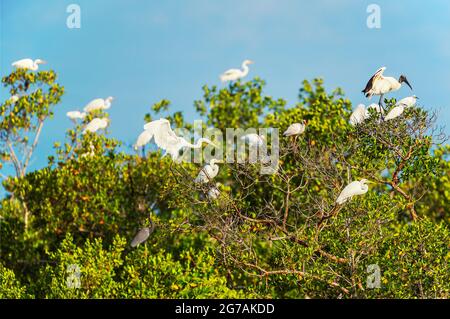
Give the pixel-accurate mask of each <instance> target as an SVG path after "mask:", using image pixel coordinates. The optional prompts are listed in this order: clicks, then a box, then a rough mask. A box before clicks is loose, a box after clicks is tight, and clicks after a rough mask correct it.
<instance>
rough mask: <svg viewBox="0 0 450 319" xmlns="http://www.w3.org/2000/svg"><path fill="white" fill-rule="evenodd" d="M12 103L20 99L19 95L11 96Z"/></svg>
mask: <svg viewBox="0 0 450 319" xmlns="http://www.w3.org/2000/svg"><path fill="white" fill-rule="evenodd" d="M8 101H9V102H10V103H16V102H17V101H19V96H18V95H17V94H14V95H11V97H10V98H9V99H8Z"/></svg>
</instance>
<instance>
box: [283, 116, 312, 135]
mask: <svg viewBox="0 0 450 319" xmlns="http://www.w3.org/2000/svg"><path fill="white" fill-rule="evenodd" d="M306 123H307V121H306V120H303V121H302V123H293V124H291V125H290V126H289V127H288V128H287V130H286V131H284V133H283V136H297V135H300V134H302V133H303V132H304V131H305V129H306Z"/></svg>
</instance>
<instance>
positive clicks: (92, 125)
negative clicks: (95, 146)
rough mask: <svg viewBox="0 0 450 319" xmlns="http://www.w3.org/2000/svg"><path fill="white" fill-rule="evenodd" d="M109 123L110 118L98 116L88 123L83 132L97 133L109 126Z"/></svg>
mask: <svg viewBox="0 0 450 319" xmlns="http://www.w3.org/2000/svg"><path fill="white" fill-rule="evenodd" d="M108 123H109V119H108V118H106V117H104V118H98V117H96V118H94V119H93V120H92V121H90V122H89V123H88V124H87V125H86V127H85V128H84V130H83V134H86V132H91V133H95V132H97V131H98V130H100V129H105V128H106V127H107V126H108Z"/></svg>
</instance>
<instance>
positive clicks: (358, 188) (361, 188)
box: [336, 178, 372, 205]
mask: <svg viewBox="0 0 450 319" xmlns="http://www.w3.org/2000/svg"><path fill="white" fill-rule="evenodd" d="M367 183H372V182H370V181H368V180H367V179H365V178H363V179H362V180H360V181H354V182H351V183H350V184H348V185H347V186H345V188H344V189H343V190H342V192H341V193H340V194H339V196H338V198H337V199H336V203H337V204H339V205H342V204H343V203H345V202H346V201H348V200H350V199H352V197H353V196H355V195H363V194H365V193H367V191H368V190H369V186H367V185H366V184H367Z"/></svg>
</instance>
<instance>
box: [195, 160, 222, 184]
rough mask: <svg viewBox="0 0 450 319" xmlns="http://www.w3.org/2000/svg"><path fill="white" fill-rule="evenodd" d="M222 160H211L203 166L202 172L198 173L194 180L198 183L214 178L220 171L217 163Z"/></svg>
mask: <svg viewBox="0 0 450 319" xmlns="http://www.w3.org/2000/svg"><path fill="white" fill-rule="evenodd" d="M221 162H222V161H221V160H218V159H215V158H213V159H212V160H210V161H209V164H206V165H205V166H203V168H202V169H201V171H200V173H198V175H197V177H196V178H195V180H194V181H195V182H196V183H207V182H209V181H210V180H212V179H213V178H214V177H216V176H217V174H218V173H219V165H217V164H216V163H221Z"/></svg>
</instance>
